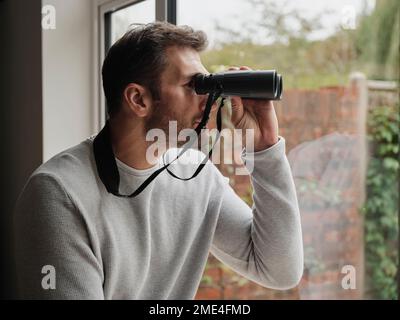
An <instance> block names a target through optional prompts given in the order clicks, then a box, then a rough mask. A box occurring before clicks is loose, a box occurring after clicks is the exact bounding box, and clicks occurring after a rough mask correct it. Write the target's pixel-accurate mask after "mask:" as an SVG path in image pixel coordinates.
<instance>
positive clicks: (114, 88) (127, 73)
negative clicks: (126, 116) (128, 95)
mask: <svg viewBox="0 0 400 320" xmlns="http://www.w3.org/2000/svg"><path fill="white" fill-rule="evenodd" d="M171 46H179V47H190V48H193V49H194V50H196V51H198V52H200V51H202V50H204V49H205V48H206V46H207V37H206V34H205V33H204V32H203V31H194V30H193V29H192V28H191V27H189V26H176V25H173V24H170V23H167V22H154V23H149V24H145V25H140V26H135V27H134V28H133V29H131V30H129V31H128V32H127V33H125V35H124V36H123V37H122V38H121V39H119V40H118V41H117V42H116V43H115V44H114V45H113V46H112V47H111V48H110V49H109V51H108V53H107V56H106V58H105V60H104V63H103V68H102V76H103V88H104V94H105V96H106V100H107V109H108V114H109V115H110V116H112V115H113V114H115V113H116V112H117V111H118V110H119V109H120V106H121V99H122V93H123V91H124V89H125V88H126V86H127V85H128V84H129V83H132V82H134V83H137V84H140V85H143V86H145V87H147V88H148V89H149V90H150V93H151V95H152V97H153V98H154V99H159V86H160V76H161V74H162V72H163V71H164V69H165V67H166V65H167V59H166V49H167V48H168V47H171Z"/></svg>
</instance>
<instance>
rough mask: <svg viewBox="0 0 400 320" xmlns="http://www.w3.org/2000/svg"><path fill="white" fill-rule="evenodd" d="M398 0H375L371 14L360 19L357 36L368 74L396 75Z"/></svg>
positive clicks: (387, 76)
mask: <svg viewBox="0 0 400 320" xmlns="http://www.w3.org/2000/svg"><path fill="white" fill-rule="evenodd" d="M399 32H400V1H398V0H380V1H377V5H376V8H375V10H374V11H373V12H372V13H371V15H365V16H364V17H362V19H361V23H360V28H359V31H358V33H357V38H356V48H357V52H358V54H359V56H360V60H361V61H362V62H363V63H364V64H365V66H366V67H367V70H366V72H367V74H368V76H370V77H372V78H376V79H399V60H400V57H399V46H400V40H399V39H400V36H399Z"/></svg>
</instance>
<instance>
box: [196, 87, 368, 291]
mask: <svg viewBox="0 0 400 320" xmlns="http://www.w3.org/2000/svg"><path fill="white" fill-rule="evenodd" d="M358 101H359V98H358V93H357V90H355V89H354V88H346V87H332V88H321V89H320V90H286V91H285V94H284V98H283V100H282V101H281V102H275V109H276V112H277V116H278V120H279V127H280V135H281V136H283V137H285V139H286V146H287V154H288V158H289V162H290V164H291V167H292V171H293V176H294V179H295V184H296V189H297V194H298V199H299V206H300V211H301V217H302V228H303V240H304V250H305V265H304V275H303V279H302V281H301V283H300V285H299V286H298V287H297V288H294V289H292V290H288V291H275V290H270V289H266V288H263V287H261V286H259V285H256V284H255V283H253V282H251V281H247V280H246V279H244V278H242V277H241V276H239V275H237V274H236V273H234V272H233V271H231V270H229V269H228V268H227V267H225V266H222V264H220V263H219V262H218V261H216V259H215V258H213V257H212V256H210V257H209V263H208V264H209V265H208V267H207V269H206V270H205V273H204V277H203V280H204V281H203V282H202V284H201V285H200V288H199V290H198V293H197V296H196V298H197V299H315V298H316V299H348V298H356V299H359V298H362V295H363V272H364V266H363V227H362V217H361V215H360V213H359V206H360V203H362V198H363V188H364V186H363V166H362V163H363V160H364V159H365V155H364V149H363V142H364V137H365V136H364V133H363V125H364V124H363V123H360V121H362V119H363V114H362V112H364V110H360V107H359V103H358ZM219 167H220V170H221V171H222V172H223V173H224V175H226V176H229V177H230V181H231V185H232V186H233V187H234V189H235V191H236V192H237V193H238V194H239V195H240V196H241V197H243V198H245V199H246V201H247V202H248V203H249V204H251V189H250V183H249V177H248V176H238V175H234V174H232V173H231V171H232V170H229V168H228V166H227V165H220V166H219ZM348 264H350V265H353V266H354V267H355V268H356V274H357V282H356V284H357V289H356V290H344V289H343V288H342V287H341V280H342V278H343V276H344V274H341V270H342V267H343V266H344V265H348Z"/></svg>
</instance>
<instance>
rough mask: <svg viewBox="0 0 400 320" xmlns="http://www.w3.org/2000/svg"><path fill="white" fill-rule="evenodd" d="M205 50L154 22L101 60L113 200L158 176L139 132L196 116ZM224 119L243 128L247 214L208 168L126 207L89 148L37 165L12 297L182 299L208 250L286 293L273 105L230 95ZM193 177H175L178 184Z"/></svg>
mask: <svg viewBox="0 0 400 320" xmlns="http://www.w3.org/2000/svg"><path fill="white" fill-rule="evenodd" d="M205 45H206V38H205V35H204V33H203V32H195V31H193V30H192V29H191V28H189V27H177V26H174V25H171V24H168V23H160V22H157V23H152V24H148V25H145V26H143V27H138V28H135V29H132V30H131V31H129V32H127V33H126V34H125V35H124V36H123V37H122V38H121V39H120V40H119V41H118V42H117V43H116V44H115V45H114V46H113V47H112V48H111V49H110V50H109V52H108V54H107V57H106V59H105V61H104V65H103V72H102V74H103V85H104V91H105V96H106V99H107V105H108V112H109V115H110V119H109V131H110V140H111V145H112V150H113V154H114V155H113V157H115V162H116V164H117V166H118V172H119V176H120V181H119V192H120V193H121V194H130V193H132V192H133V191H134V190H136V189H137V188H138V186H139V185H141V184H142V183H143V181H145V180H146V178H148V177H149V176H150V175H151V174H152V173H154V171H155V170H157V169H158V168H159V166H157V164H156V165H154V163H150V162H149V161H148V159H147V158H146V150H147V148H148V147H149V142H148V141H146V133H147V132H148V131H149V130H150V129H152V128H160V129H164V130H166V131H167V130H168V123H169V121H172V120H176V121H177V126H178V132H179V131H181V130H183V129H185V128H195V127H196V125H197V124H198V122H199V120H200V119H201V118H202V114H203V111H204V106H205V104H206V99H207V96H202V95H197V94H196V93H195V92H194V90H193V81H192V78H193V75H195V74H197V73H207V70H206V69H205V67H204V66H203V65H202V63H201V61H200V57H199V52H200V51H201V50H202V49H204V47H205ZM242 69H246V67H242ZM232 109H233V112H232V119H231V120H232V123H233V124H234V126H235V127H236V128H237V129H243V130H245V129H254V150H253V151H254V152H253V153H252V154H251V156H250V155H249V153H244V154H243V157H244V160H245V161H246V163H247V164H246V165H248V164H251V165H253V166H254V170H253V171H252V173H251V180H252V184H253V187H254V194H253V197H254V207H253V209H250V208H249V207H248V206H247V205H246V204H245V203H244V202H243V201H242V200H241V199H240V198H239V197H238V196H237V195H236V194H235V192H234V191H233V189H232V188H231V187H230V186H229V184H228V181H227V179H226V178H225V177H223V176H222V175H221V173H220V172H219V171H218V170H217V169H216V167H215V166H214V165H213V164H212V163H211V162H210V161H208V162H207V164H206V165H205V167H204V168H203V171H202V172H201V173H200V174H199V175H198V176H197V177H196V178H195V179H192V180H190V181H180V180H177V179H175V178H173V177H172V176H171V175H169V174H167V172H165V171H164V172H163V173H161V174H160V175H159V176H158V177H157V178H156V180H154V181H153V182H152V183H151V184H149V185H148V187H147V188H146V189H144V191H143V192H142V193H140V194H139V195H138V196H137V197H133V198H121V197H117V196H115V195H113V194H111V193H109V192H107V189H106V187H105V185H104V184H103V182H102V180H101V179H100V178H99V172H98V170H97V167H96V159H95V155H94V148H93V139H92V138H89V139H87V140H86V141H84V142H82V143H81V144H79V145H77V146H75V147H73V148H71V149H68V150H66V151H64V152H62V153H60V154H58V155H56V156H55V157H53V158H52V159H50V160H49V161H48V162H46V163H45V164H43V165H42V166H40V167H39V168H38V169H37V170H36V171H35V172H34V173H33V174H32V176H31V177H30V179H29V181H28V183H27V184H26V186H25V188H24V190H23V192H22V194H21V196H20V198H19V201H18V205H17V210H16V215H15V240H16V255H17V256H16V262H17V276H18V285H19V292H20V296H21V297H22V298H44V299H192V298H194V296H195V294H196V291H197V288H198V285H199V283H200V280H201V276H202V273H203V271H204V267H205V264H206V261H207V257H208V253H209V251H210V250H211V252H212V254H213V255H215V256H216V257H217V258H218V259H220V260H221V261H222V262H224V263H225V264H227V265H228V266H229V267H231V268H232V269H233V270H235V271H237V272H238V273H240V274H242V275H243V276H245V277H247V278H248V279H250V280H252V281H254V282H257V283H259V284H260V285H263V286H265V287H270V288H275V289H288V288H291V287H294V286H296V285H297V284H298V282H299V281H300V278H301V275H302V270H303V247H302V236H301V226H300V216H299V209H298V203H297V198H296V192H295V187H294V183H293V179H292V176H291V171H290V167H289V164H288V161H287V158H286V156H285V140H284V138H283V137H279V136H278V123H277V119H276V115H275V111H274V107H273V104H272V102H271V101H266V100H264V101H263V100H258V101H256V100H241V98H239V97H233V98H232ZM244 132H245V131H244ZM197 152H198V151H197ZM250 162H252V163H250ZM192 169H193V166H191V165H190V164H188V165H179V166H175V167H174V170H175V173H176V174H177V175H178V176H188V174H189V172H190V171H191V170H192ZM52 277H53V278H52ZM52 282H53V283H52Z"/></svg>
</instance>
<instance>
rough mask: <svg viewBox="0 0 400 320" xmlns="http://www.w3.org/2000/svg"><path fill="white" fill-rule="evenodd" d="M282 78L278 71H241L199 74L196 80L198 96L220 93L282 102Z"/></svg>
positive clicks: (224, 95) (195, 85)
mask: <svg viewBox="0 0 400 320" xmlns="http://www.w3.org/2000/svg"><path fill="white" fill-rule="evenodd" d="M282 87H283V86H282V76H281V75H280V74H278V73H277V72H276V70H257V71H251V70H240V71H227V72H219V73H213V74H209V75H206V74H198V75H196V76H195V79H194V88H195V91H196V93H197V94H208V93H213V92H220V93H221V96H223V97H226V96H239V97H242V98H251V99H268V100H280V99H281V97H282Z"/></svg>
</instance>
